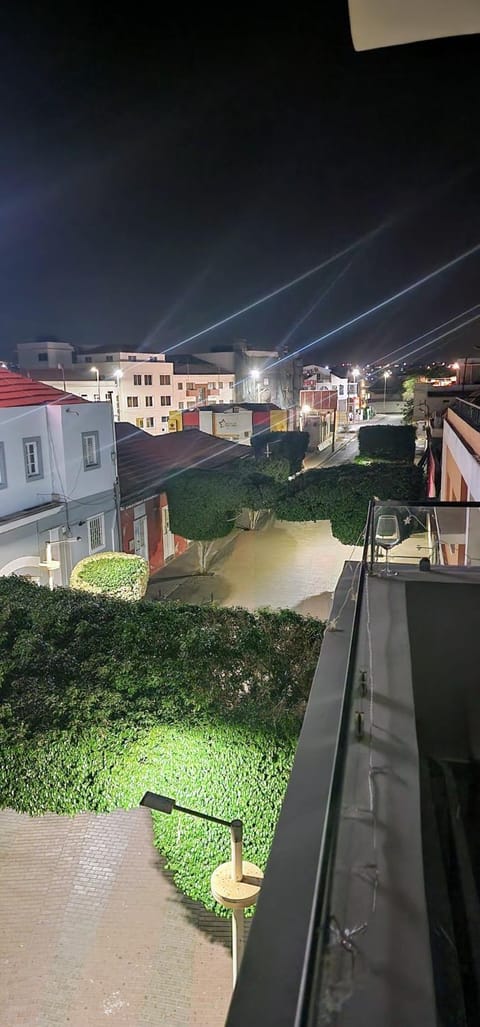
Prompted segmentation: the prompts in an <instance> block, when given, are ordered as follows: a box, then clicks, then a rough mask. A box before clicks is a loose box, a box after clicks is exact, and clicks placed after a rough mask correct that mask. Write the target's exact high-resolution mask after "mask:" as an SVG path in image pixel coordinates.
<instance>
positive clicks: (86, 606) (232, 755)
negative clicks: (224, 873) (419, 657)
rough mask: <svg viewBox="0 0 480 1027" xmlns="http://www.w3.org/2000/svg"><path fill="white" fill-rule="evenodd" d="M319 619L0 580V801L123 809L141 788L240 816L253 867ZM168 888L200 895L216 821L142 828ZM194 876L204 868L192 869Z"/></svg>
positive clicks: (280, 785)
mask: <svg viewBox="0 0 480 1027" xmlns="http://www.w3.org/2000/svg"><path fill="white" fill-rule="evenodd" d="M322 631H323V628H322V625H321V624H320V623H319V622H318V621H316V620H314V619H312V618H302V617H300V616H299V615H298V614H295V613H293V612H292V611H289V610H286V611H279V612H269V611H258V612H257V613H250V612H249V611H247V610H243V609H217V608H215V607H204V606H202V607H194V606H187V605H181V604H176V603H149V602H145V601H144V602H141V603H138V604H130V603H123V602H118V601H114V600H106V599H100V598H96V597H92V596H90V595H87V594H83V593H80V592H77V593H74V592H68V591H65V590H63V589H56V590H55V591H53V592H50V591H49V590H48V589H44V588H40V587H38V586H36V585H33V584H31V583H30V582H27V581H25V580H23V579H20V578H2V579H0V696H1V700H2V706H1V714H0V802H1V804H2V805H3V806H12V807H13V808H15V809H17V810H20V811H25V812H28V813H32V814H38V813H43V812H47V811H52V812H57V813H69V814H73V813H77V812H80V811H84V810H93V811H105V810H111V809H116V808H117V807H119V806H120V807H125V808H129V807H132V806H136V805H137V804H138V802H139V800H140V798H141V796H142V794H143V792H144V791H145V790H148V789H150V790H152V791H160V792H164V793H166V794H169V793H170V794H172V795H173V796H174V797H175V798H177V799H178V801H179V802H182V801H183V802H184V803H185V804H186V805H191V806H193V807H194V808H195V806H198V807H200V808H204V809H205V810H207V811H208V810H210V811H211V812H212V813H214V814H215V813H216V814H217V815H219V816H224V817H226V818H230V817H233V816H240V817H242V819H244V821H245V837H246V855H247V858H250V859H252V860H253V861H254V862H257V863H259V864H260V865H264V864H265V860H266V857H267V854H268V848H269V845H270V842H271V838H272V834H273V830H274V827H275V820H276V816H277V813H278V810H279V807H280V804H281V802H282V798H283V793H284V789H285V785H286V781H287V779H288V774H289V770H290V767H291V762H292V758H293V752H294V748H295V740H296V737H297V734H298V730H299V726H300V723H301V719H302V716H303V712H304V709H305V704H306V700H307V697H308V694H309V691H310V687H311V682H312V678H313V673H314V670H315V666H316V662H317V659H318V654H319V650H320V645H321V639H322ZM155 838H156V843H157V844H158V845H159V848H160V849H161V851H162V852H163V853H164V854H165V856H166V858H167V863H168V865H169V866H170V867H171V869H172V870H173V873H174V877H175V880H176V882H177V884H178V885H179V886H180V887H181V888H182V889H183V890H184V891H185V893H186V894H187V895H189V896H190V897H191V898H194V899H200V900H201V901H202V902H203V903H204V904H205V905H206V906H207V907H208V908H211V906H212V901H213V900H212V899H211V897H210V886H209V875H210V872H211V870H212V868H213V867H214V866H215V865H216V864H217V863H218V862H222V861H223V860H224V859H225V858H227V856H228V832H226V837H225V833H224V832H221V834H218V833H217V832H216V831H215V830H210V828H208V829H205V825H202V830H201V831H200V830H199V829H198V825H197V826H194V825H190V824H187V823H186V822H185V821H184V820H182V822H181V824H180V823H179V821H178V820H177V818H176V816H175V814H172V816H171V818H168V817H163V818H162V819H161V820H159V821H158V823H156V825H155ZM207 871H208V872H207Z"/></svg>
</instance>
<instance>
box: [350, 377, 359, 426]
mask: <svg viewBox="0 0 480 1027" xmlns="http://www.w3.org/2000/svg"><path fill="white" fill-rule="evenodd" d="M359 374H360V371H359V369H358V367H354V368H353V371H352V378H353V384H354V386H356V384H357V378H358V376H359ZM356 395H357V389H356V387H355V388H354V390H353V417H354V419H355V414H356V410H357V404H356V403H355V398H356Z"/></svg>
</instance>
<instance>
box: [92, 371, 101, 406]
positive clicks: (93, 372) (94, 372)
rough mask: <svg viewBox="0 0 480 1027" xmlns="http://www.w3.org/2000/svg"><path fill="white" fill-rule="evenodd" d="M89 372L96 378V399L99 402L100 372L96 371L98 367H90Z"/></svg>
mask: <svg viewBox="0 0 480 1027" xmlns="http://www.w3.org/2000/svg"><path fill="white" fill-rule="evenodd" d="M90 370H91V372H92V374H96V376H97V399H98V400H100V371H99V370H98V367H91V368H90Z"/></svg>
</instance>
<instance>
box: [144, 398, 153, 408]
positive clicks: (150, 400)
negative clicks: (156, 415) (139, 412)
mask: <svg viewBox="0 0 480 1027" xmlns="http://www.w3.org/2000/svg"><path fill="white" fill-rule="evenodd" d="M145 406H146V407H153V396H145Z"/></svg>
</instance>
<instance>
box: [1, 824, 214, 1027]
mask: <svg viewBox="0 0 480 1027" xmlns="http://www.w3.org/2000/svg"><path fill="white" fill-rule="evenodd" d="M229 942H230V926H229V923H228V921H224V920H220V919H218V918H216V917H214V916H213V915H210V914H207V913H206V911H205V910H204V909H203V908H202V907H200V906H198V905H197V904H196V903H192V902H188V901H187V900H185V899H184V898H183V897H182V896H181V895H180V893H179V892H178V891H177V890H176V889H175V887H174V886H173V884H172V882H171V880H170V879H169V875H168V874H167V873H165V872H164V871H163V870H162V867H161V862H160V859H159V857H158V854H157V852H156V850H155V849H154V848H153V844H152V831H151V820H150V814H149V812H148V810H142V809H138V810H132V811H130V812H125V811H118V812H115V813H111V814H102V815H94V814H90V813H88V814H82V815H81V816H77V817H72V818H70V817H58V816H54V815H49V816H46V817H41V818H30V817H27V816H24V815H20V814H17V813H14V812H12V811H10V810H3V811H0V978H1V980H0V1008H1V1013H0V1022H1V1024H2V1027H17V1025H21V1027H99V1025H100V1024H102V1025H103V1024H112V1025H115V1027H117V1025H118V1027H154V1025H155V1027H221V1025H223V1023H224V1020H225V1015H226V1010H227V1007H228V1001H229V994H230V986H231V964H230V949H229Z"/></svg>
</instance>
